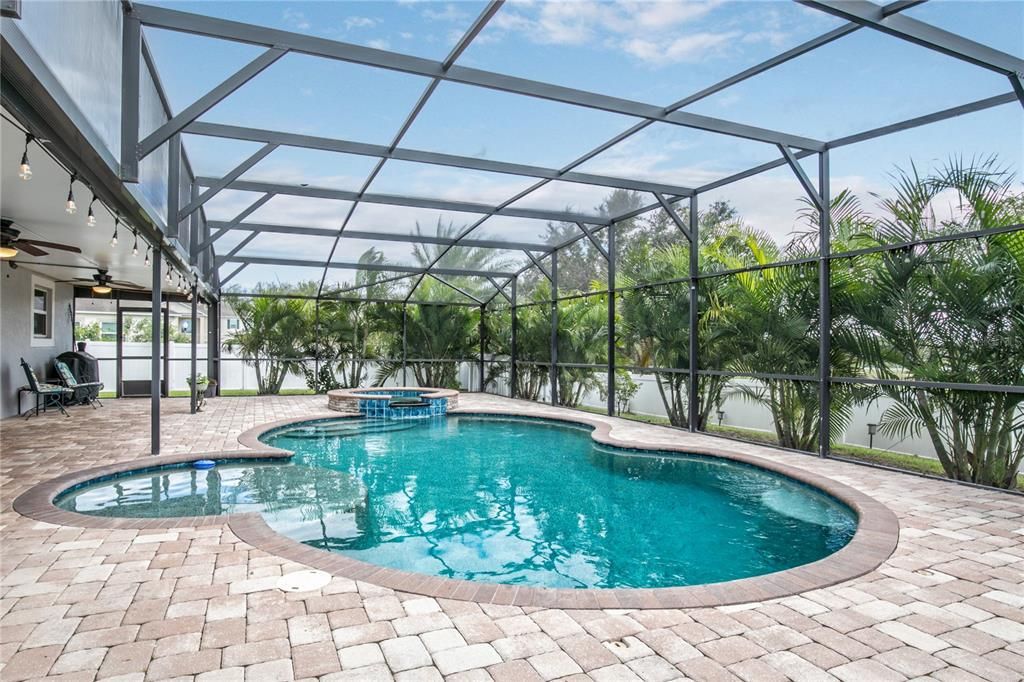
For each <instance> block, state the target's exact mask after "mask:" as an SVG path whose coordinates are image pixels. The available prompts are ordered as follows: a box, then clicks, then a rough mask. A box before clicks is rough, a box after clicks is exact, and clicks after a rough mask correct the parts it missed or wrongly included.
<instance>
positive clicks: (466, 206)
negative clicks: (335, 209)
mask: <svg viewBox="0 0 1024 682" xmlns="http://www.w3.org/2000/svg"><path fill="white" fill-rule="evenodd" d="M216 181H217V178H209V177H199V178H196V182H197V183H198V184H199V185H200V186H201V187H210V186H212V185H213V183H215V182H216ZM227 189H236V190H240V191H243V192H273V193H274V194H284V195H290V196H297V197H313V198H317V199H336V200H339V201H362V202H366V203H368V204H385V205H389V206H408V207H411V208H429V209H434V210H438V211H456V212H462V213H482V214H485V215H502V216H511V217H513V218H530V219H533V220H550V221H556V222H576V221H582V222H587V223H592V224H595V225H607V224H608V223H609V222H611V221H610V220H609V219H608V218H607V216H598V215H588V214H584V213H572V212H568V211H545V210H540V209H528V208H511V207H506V208H502V207H500V206H490V205H488V204H477V203H472V202H468V201H448V200H445V199H426V198H422V197H406V196H398V195H394V194H369V193H365V194H362V193H359V192H352V191H348V190H339V189H328V188H326V187H302V186H300V185H284V184H280V183H276V182H254V181H251V180H236V181H234V182H232V183H230V184H229V185H228V186H227Z"/></svg>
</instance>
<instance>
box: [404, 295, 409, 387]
mask: <svg viewBox="0 0 1024 682" xmlns="http://www.w3.org/2000/svg"><path fill="white" fill-rule="evenodd" d="M408 319H409V306H408V305H407V304H405V303H403V304H402V385H403V386H408V385H409V379H408V378H407V377H406V375H405V370H406V361H407V358H408V357H409V354H408V348H407V347H406V330H407V329H408V326H409V324H408Z"/></svg>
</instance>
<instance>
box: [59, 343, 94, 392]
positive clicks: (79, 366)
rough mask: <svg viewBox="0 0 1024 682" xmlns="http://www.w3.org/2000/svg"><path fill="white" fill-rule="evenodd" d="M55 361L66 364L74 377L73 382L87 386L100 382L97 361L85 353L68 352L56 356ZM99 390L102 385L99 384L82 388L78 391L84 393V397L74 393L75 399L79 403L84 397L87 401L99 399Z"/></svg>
mask: <svg viewBox="0 0 1024 682" xmlns="http://www.w3.org/2000/svg"><path fill="white" fill-rule="evenodd" d="M57 359H58V360H60V361H61V362H63V363H65V364H67V366H68V369H70V370H71V373H72V374H74V375H75V380H76V381H78V383H80V384H88V383H93V382H98V381H99V380H100V363H99V360H97V359H96V358H95V357H93V356H92V355H90V354H89V353H86V352H85V351H68V352H66V353H61V354H60V355H58V356H57ZM101 388H102V384H99V383H96V384H95V385H94V386H82V387H81V388H80V389H79V390H81V391H83V392H85V394H86V395H84V396H79V395H78V392H77V391H76V393H75V397H76V398H78V399H79V401H82V398H84V397H87V398H88V400H95V399H96V398H98V397H99V394H100V389H101Z"/></svg>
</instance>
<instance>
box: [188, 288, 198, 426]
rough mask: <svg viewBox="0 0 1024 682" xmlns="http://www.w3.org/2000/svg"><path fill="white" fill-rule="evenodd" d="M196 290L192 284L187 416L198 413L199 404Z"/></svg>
mask: <svg viewBox="0 0 1024 682" xmlns="http://www.w3.org/2000/svg"><path fill="white" fill-rule="evenodd" d="M196 289H197V288H196V286H195V285H194V284H193V285H192V333H191V337H192V343H191V346H192V348H191V350H192V358H191V359H192V366H191V368H190V370H189V371H190V372H191V374H192V382H191V386H192V390H191V391H189V393H191V394H192V402H191V404H190V405H189V414H195V413H196V412H197V411H198V407H199V404H198V403H199V394H198V393H197V391H196V385H197V383H198V382H196V376H197V372H196V370H197V367H196V364H197V362H198V359H197V357H196V356H197V355H198V354H199V295H198V294H199V292H198V291H197V290H196Z"/></svg>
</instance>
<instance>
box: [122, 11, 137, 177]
mask: <svg viewBox="0 0 1024 682" xmlns="http://www.w3.org/2000/svg"><path fill="white" fill-rule="evenodd" d="M141 63H142V27H141V25H140V24H139V20H138V19H136V18H135V17H133V16H131V15H130V14H125V16H124V23H123V24H122V26H121V173H120V176H121V180H123V181H124V182H138V181H139V154H138V147H139V76H140V71H141Z"/></svg>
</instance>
